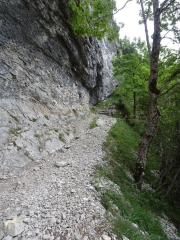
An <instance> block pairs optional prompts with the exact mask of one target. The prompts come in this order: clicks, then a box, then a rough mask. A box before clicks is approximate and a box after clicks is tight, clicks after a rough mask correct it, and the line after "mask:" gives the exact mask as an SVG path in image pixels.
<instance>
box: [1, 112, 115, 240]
mask: <svg viewBox="0 0 180 240" xmlns="http://www.w3.org/2000/svg"><path fill="white" fill-rule="evenodd" d="M93 117H94V115H92V116H91V117H89V118H87V119H82V120H81V121H79V123H78V129H79V130H78V132H77V133H78V134H77V136H76V137H75V138H74V139H73V140H72V141H71V142H70V143H69V144H68V145H65V146H64V148H63V149H62V150H61V151H57V152H54V153H52V154H50V155H48V156H46V157H44V158H43V159H39V160H36V161H31V162H30V163H28V164H27V165H26V166H25V167H23V168H21V169H19V170H18V171H17V172H16V173H12V174H10V175H8V176H7V177H5V178H1V179H0V196H1V197H0V239H3V240H11V239H13V240H20V239H22V240H28V239H31V240H38V239H49V240H53V239H57V240H58V239H59V240H60V239H62V240H66V239H67V240H75V239H77V240H80V239H82V240H91V239H94V240H95V239H96V240H113V239H116V238H115V236H113V235H112V234H110V231H109V229H110V227H109V223H107V221H106V219H105V215H104V214H105V209H104V207H103V206H102V205H101V203H100V199H99V198H98V196H97V192H96V190H95V188H94V186H93V184H92V180H93V173H94V170H95V166H96V165H97V164H101V163H102V160H103V156H104V152H103V151H102V144H103V142H104V141H105V139H106V136H107V133H108V131H109V130H110V127H111V126H112V125H113V124H114V123H115V121H116V120H115V119H114V118H112V117H109V116H105V115H99V116H98V120H97V125H98V126H97V127H95V128H93V129H90V128H89V124H90V122H91V121H92V119H93Z"/></svg>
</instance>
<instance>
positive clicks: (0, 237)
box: [0, 230, 4, 239]
mask: <svg viewBox="0 0 180 240" xmlns="http://www.w3.org/2000/svg"><path fill="white" fill-rule="evenodd" d="M3 237H4V232H3V230H0V239H3Z"/></svg>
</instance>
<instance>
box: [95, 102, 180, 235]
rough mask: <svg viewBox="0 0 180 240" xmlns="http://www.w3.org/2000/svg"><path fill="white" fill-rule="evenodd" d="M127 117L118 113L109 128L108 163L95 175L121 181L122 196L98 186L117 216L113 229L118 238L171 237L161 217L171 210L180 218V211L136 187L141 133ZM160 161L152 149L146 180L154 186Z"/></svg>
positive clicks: (106, 205) (106, 160) (114, 218)
mask: <svg viewBox="0 0 180 240" xmlns="http://www.w3.org/2000/svg"><path fill="white" fill-rule="evenodd" d="M108 104H109V103H108ZM101 105H102V103H101ZM104 105H105V103H103V106H104ZM123 119H124V118H123V117H122V118H120V117H119V116H118V117H117V123H116V124H115V125H114V126H112V128H111V130H110V131H109V134H108V137H107V140H106V142H105V143H104V144H103V150H104V151H105V152H106V156H105V157H104V165H103V166H102V165H101V166H97V168H96V173H95V177H97V176H98V177H99V178H100V177H103V178H106V179H109V180H111V181H113V182H114V183H115V184H117V185H118V186H119V187H120V191H121V193H122V195H119V194H118V193H116V192H113V191H112V190H105V191H103V192H101V189H100V188H98V187H96V189H97V190H98V191H100V195H101V202H102V204H103V206H104V207H105V208H106V210H107V212H110V213H111V215H112V216H114V217H113V227H112V231H113V232H114V233H115V234H116V235H117V239H122V236H123V235H124V236H126V237H127V238H129V239H130V240H145V239H148V240H157V239H161V240H167V239H168V238H167V236H166V235H165V233H164V231H163V229H162V227H161V224H160V221H159V218H158V217H161V216H163V213H165V214H166V215H168V212H169V213H171V216H172V218H173V220H177V219H178V216H179V211H177V209H176V210H174V209H173V207H172V206H171V205H170V204H169V203H168V202H167V200H165V199H163V200H162V199H161V200H160V199H159V198H158V194H156V193H155V192H154V191H151V190H148V189H143V190H142V191H141V192H140V191H139V190H138V189H137V188H136V184H135V183H134V181H133V179H132V175H133V172H134V169H135V163H136V160H137V151H138V144H139V141H140V137H141V136H140V134H139V132H138V131H137V130H136V129H134V127H133V126H131V125H130V124H129V123H128V122H126V121H125V120H123ZM160 161H161V159H159V158H158V157H157V156H156V154H155V153H154V151H153V149H152V148H150V151H149V154H148V160H147V168H146V175H145V182H146V183H147V184H148V183H149V186H150V187H151V185H152V183H153V181H154V180H155V177H154V176H153V174H152V173H151V170H157V169H159V166H160ZM114 206H116V208H114ZM176 211H177V212H176ZM177 221H178V220H177ZM133 223H134V224H136V225H137V226H138V228H136V227H135V226H136V225H133Z"/></svg>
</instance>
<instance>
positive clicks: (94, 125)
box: [89, 117, 98, 129]
mask: <svg viewBox="0 0 180 240" xmlns="http://www.w3.org/2000/svg"><path fill="white" fill-rule="evenodd" d="M97 126H98V125H97V118H96V117H95V118H94V119H93V120H92V122H91V123H90V125H89V129H93V128H95V127H97Z"/></svg>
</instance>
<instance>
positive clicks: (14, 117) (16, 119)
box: [10, 114, 19, 122]
mask: <svg viewBox="0 0 180 240" xmlns="http://www.w3.org/2000/svg"><path fill="white" fill-rule="evenodd" d="M10 116H11V117H12V118H13V119H14V120H15V121H16V122H19V119H18V117H16V116H14V115H11V114H10Z"/></svg>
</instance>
